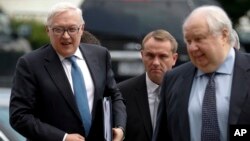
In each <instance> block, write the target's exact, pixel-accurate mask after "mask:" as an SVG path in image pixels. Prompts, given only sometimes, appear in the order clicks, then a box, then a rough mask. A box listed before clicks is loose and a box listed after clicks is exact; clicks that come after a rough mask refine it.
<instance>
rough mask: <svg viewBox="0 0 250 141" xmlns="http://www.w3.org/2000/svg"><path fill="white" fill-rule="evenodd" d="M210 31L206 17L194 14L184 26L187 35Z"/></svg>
mask: <svg viewBox="0 0 250 141" xmlns="http://www.w3.org/2000/svg"><path fill="white" fill-rule="evenodd" d="M208 32H209V27H208V24H207V22H206V20H205V18H203V17H201V16H194V17H191V18H189V19H188V20H187V21H186V23H185V25H184V27H183V33H184V36H185V37H186V36H192V35H200V34H207V33H208Z"/></svg>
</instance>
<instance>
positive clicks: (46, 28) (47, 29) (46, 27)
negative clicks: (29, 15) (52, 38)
mask: <svg viewBox="0 0 250 141" xmlns="http://www.w3.org/2000/svg"><path fill="white" fill-rule="evenodd" d="M44 28H45V31H46V32H47V34H48V36H49V27H48V26H45V27H44Z"/></svg>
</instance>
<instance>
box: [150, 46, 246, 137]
mask: <svg viewBox="0 0 250 141" xmlns="http://www.w3.org/2000/svg"><path fill="white" fill-rule="evenodd" d="M196 70H197V68H196V67H195V66H194V65H192V64H191V63H190V62H189V63H186V64H184V65H181V66H179V67H177V68H176V69H174V70H173V71H171V72H169V73H167V74H166V75H165V77H164V80H163V85H162V91H161V97H162V99H163V101H161V103H160V109H159V111H158V112H159V116H158V118H157V119H158V123H157V127H156V134H154V137H153V138H154V139H153V141H161V140H172V141H190V127H189V119H188V118H189V117H188V101H189V96H190V91H191V87H192V83H193V78H194V75H195V73H196ZM232 81H233V82H232V90H231V99H230V106H229V120H228V122H229V123H228V124H229V125H231V124H250V98H249V97H250V89H249V88H250V87H249V84H250V56H249V55H247V54H243V53H241V52H239V51H236V58H235V65H234V70H233V80H232ZM228 127H229V126H228Z"/></svg>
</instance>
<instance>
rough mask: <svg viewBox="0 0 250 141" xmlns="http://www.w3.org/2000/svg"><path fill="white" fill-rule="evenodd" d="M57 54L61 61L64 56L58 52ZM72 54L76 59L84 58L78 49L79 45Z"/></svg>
mask: <svg viewBox="0 0 250 141" xmlns="http://www.w3.org/2000/svg"><path fill="white" fill-rule="evenodd" d="M57 55H58V56H59V59H60V60H61V61H63V60H64V59H65V57H63V56H62V55H60V54H59V53H57ZM73 55H74V56H76V57H77V58H78V59H80V60H84V58H83V56H82V53H81V51H80V49H79V47H78V48H77V49H76V52H75V53H74V54H73Z"/></svg>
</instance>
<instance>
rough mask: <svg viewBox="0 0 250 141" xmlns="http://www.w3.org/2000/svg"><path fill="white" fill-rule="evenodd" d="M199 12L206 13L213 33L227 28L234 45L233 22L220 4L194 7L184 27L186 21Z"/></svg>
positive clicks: (230, 42) (231, 43)
mask: <svg viewBox="0 0 250 141" xmlns="http://www.w3.org/2000/svg"><path fill="white" fill-rule="evenodd" d="M197 13H200V14H203V15H204V17H205V19H206V21H207V24H208V28H209V30H210V32H211V33H213V34H218V33H220V32H221V31H222V30H223V29H224V28H226V29H227V30H228V32H229V34H230V35H229V36H230V37H229V44H230V45H231V46H233V45H234V43H235V37H234V35H233V34H234V33H233V26H232V22H231V20H230V18H229V16H228V15H227V13H226V12H225V11H224V10H223V9H222V8H220V7H218V6H214V5H205V6H201V7H198V8H196V9H194V10H193V11H192V12H191V14H190V15H189V16H188V17H187V18H186V20H185V22H184V24H183V27H185V24H186V21H188V20H189V18H190V17H191V16H192V15H196V14H197Z"/></svg>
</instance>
